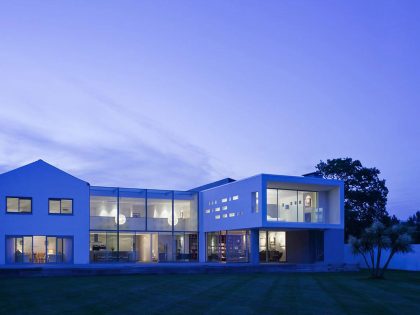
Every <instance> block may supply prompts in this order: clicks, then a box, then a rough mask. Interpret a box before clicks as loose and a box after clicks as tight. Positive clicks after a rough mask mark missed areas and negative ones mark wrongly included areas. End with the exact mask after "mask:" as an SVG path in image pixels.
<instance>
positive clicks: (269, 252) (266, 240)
mask: <svg viewBox="0 0 420 315" xmlns="http://www.w3.org/2000/svg"><path fill="white" fill-rule="evenodd" d="M259 258H260V262H269V263H279V262H286V232H284V231H260V244H259Z"/></svg>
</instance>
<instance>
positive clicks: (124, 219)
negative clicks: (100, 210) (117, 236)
mask: <svg viewBox="0 0 420 315" xmlns="http://www.w3.org/2000/svg"><path fill="white" fill-rule="evenodd" d="M119 219H120V220H119V221H120V225H123V224H124V223H125V222H126V221H127V218H126V217H125V215H124V214H120V215H119ZM115 224H118V220H117V216H115Z"/></svg>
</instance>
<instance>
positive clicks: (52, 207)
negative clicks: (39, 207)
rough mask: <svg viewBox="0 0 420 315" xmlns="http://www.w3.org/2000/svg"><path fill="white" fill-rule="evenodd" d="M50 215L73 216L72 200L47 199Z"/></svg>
mask: <svg viewBox="0 0 420 315" xmlns="http://www.w3.org/2000/svg"><path fill="white" fill-rule="evenodd" d="M48 203H49V207H48V213H50V214H73V200H72V199H52V198H50V199H48Z"/></svg>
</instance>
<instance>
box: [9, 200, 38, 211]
mask: <svg viewBox="0 0 420 315" xmlns="http://www.w3.org/2000/svg"><path fill="white" fill-rule="evenodd" d="M6 212H9V213H32V198H20V197H6Z"/></svg>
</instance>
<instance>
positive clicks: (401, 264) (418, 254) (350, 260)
mask: <svg viewBox="0 0 420 315" xmlns="http://www.w3.org/2000/svg"><path fill="white" fill-rule="evenodd" d="M412 246H413V252H412V253H408V254H395V255H394V257H393V258H392V260H391V262H390V263H389V267H388V268H390V269H399V270H417V271H420V244H414V245H412ZM388 256H389V252H388V251H386V252H383V253H382V258H381V262H382V265H383V264H385V261H386V259H387V258H388ZM344 261H345V262H346V263H347V264H359V265H360V267H362V268H366V264H365V262H364V259H363V257H362V256H360V255H358V256H354V255H353V254H352V253H351V248H350V245H347V244H345V245H344Z"/></svg>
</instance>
